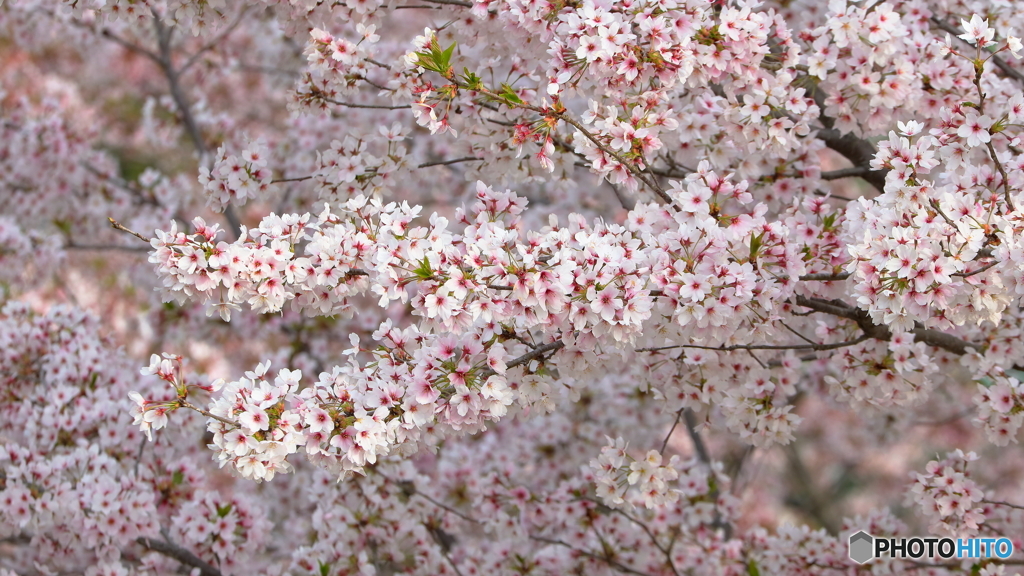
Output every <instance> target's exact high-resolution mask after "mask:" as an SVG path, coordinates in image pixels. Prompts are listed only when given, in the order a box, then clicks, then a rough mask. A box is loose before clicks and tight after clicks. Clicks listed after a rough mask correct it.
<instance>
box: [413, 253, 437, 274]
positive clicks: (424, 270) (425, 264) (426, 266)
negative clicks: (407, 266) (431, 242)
mask: <svg viewBox="0 0 1024 576" xmlns="http://www.w3.org/2000/svg"><path fill="white" fill-rule="evenodd" d="M412 273H413V274H415V275H416V277H417V278H419V279H420V280H430V279H431V278H433V277H434V270H433V269H432V268H431V267H430V262H429V261H428V260H427V257H426V256H424V257H423V261H422V262H420V266H419V268H417V269H415V270H413V271H412Z"/></svg>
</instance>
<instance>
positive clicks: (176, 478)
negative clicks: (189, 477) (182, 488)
mask: <svg viewBox="0 0 1024 576" xmlns="http://www.w3.org/2000/svg"><path fill="white" fill-rule="evenodd" d="M184 481H185V474H184V472H182V471H181V470H178V471H176V472H175V473H174V474H173V475H171V484H174V485H175V486H179V485H180V484H181V483H182V482H184ZM218 512H220V510H218ZM221 516H223V514H221Z"/></svg>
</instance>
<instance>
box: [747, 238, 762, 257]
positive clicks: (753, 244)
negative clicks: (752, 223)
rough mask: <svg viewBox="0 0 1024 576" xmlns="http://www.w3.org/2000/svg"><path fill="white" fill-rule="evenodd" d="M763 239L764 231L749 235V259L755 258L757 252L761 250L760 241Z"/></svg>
mask: <svg viewBox="0 0 1024 576" xmlns="http://www.w3.org/2000/svg"><path fill="white" fill-rule="evenodd" d="M763 239H764V232H761V233H760V234H757V235H751V236H750V259H751V260H754V259H755V258H757V253H758V252H760V251H761V245H762V244H761V243H762V240H763Z"/></svg>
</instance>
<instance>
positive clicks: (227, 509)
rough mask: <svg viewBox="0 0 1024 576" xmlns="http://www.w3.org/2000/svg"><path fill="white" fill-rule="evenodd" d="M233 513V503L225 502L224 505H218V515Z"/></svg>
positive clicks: (223, 515)
mask: <svg viewBox="0 0 1024 576" xmlns="http://www.w3.org/2000/svg"><path fill="white" fill-rule="evenodd" d="M228 514H231V504H225V505H224V506H217V516H220V517H221V518H223V517H225V516H227V515H228Z"/></svg>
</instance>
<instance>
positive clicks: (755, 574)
mask: <svg viewBox="0 0 1024 576" xmlns="http://www.w3.org/2000/svg"><path fill="white" fill-rule="evenodd" d="M747 576H761V569H760V568H758V567H757V562H754V561H753V560H748V561H747Z"/></svg>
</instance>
